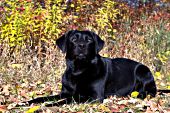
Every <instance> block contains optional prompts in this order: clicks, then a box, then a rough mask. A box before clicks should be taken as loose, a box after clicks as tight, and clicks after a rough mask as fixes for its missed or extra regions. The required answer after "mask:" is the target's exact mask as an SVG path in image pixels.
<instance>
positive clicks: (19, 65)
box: [11, 64, 23, 68]
mask: <svg viewBox="0 0 170 113" xmlns="http://www.w3.org/2000/svg"><path fill="white" fill-rule="evenodd" d="M11 67H12V68H22V67H23V65H22V64H11Z"/></svg>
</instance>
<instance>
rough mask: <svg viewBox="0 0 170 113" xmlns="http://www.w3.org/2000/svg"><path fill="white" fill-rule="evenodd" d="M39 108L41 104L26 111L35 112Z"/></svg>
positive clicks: (27, 112) (28, 112)
mask: <svg viewBox="0 0 170 113" xmlns="http://www.w3.org/2000/svg"><path fill="white" fill-rule="evenodd" d="M39 108H40V106H34V107H32V108H30V109H29V110H27V111H26V112H25V113H34V112H35V111H36V110H38V109H39Z"/></svg>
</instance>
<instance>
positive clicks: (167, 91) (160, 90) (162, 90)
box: [157, 89, 170, 94]
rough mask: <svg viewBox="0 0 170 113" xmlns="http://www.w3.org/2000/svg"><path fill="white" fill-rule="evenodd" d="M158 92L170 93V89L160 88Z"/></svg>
mask: <svg viewBox="0 0 170 113" xmlns="http://www.w3.org/2000/svg"><path fill="white" fill-rule="evenodd" d="M157 92H159V94H163V93H170V90H168V89H158V90H157Z"/></svg>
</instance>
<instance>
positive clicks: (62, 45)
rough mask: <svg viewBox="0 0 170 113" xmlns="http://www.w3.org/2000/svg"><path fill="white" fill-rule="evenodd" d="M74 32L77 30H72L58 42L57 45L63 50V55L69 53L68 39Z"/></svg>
mask: <svg viewBox="0 0 170 113" xmlns="http://www.w3.org/2000/svg"><path fill="white" fill-rule="evenodd" d="M74 31H75V30H70V31H68V32H66V33H65V34H64V35H62V36H61V37H60V38H58V39H57V40H56V45H57V46H58V47H59V48H60V49H61V51H62V52H63V53H66V52H67V39H68V37H69V36H70V34H72V33H73V32H74Z"/></svg>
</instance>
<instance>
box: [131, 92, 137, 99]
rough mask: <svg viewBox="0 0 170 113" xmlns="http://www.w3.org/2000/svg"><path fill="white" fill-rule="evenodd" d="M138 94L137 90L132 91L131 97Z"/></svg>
mask: <svg viewBox="0 0 170 113" xmlns="http://www.w3.org/2000/svg"><path fill="white" fill-rule="evenodd" d="M138 95H139V92H137V91H133V92H132V93H131V97H133V98H137V96H138Z"/></svg>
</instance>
